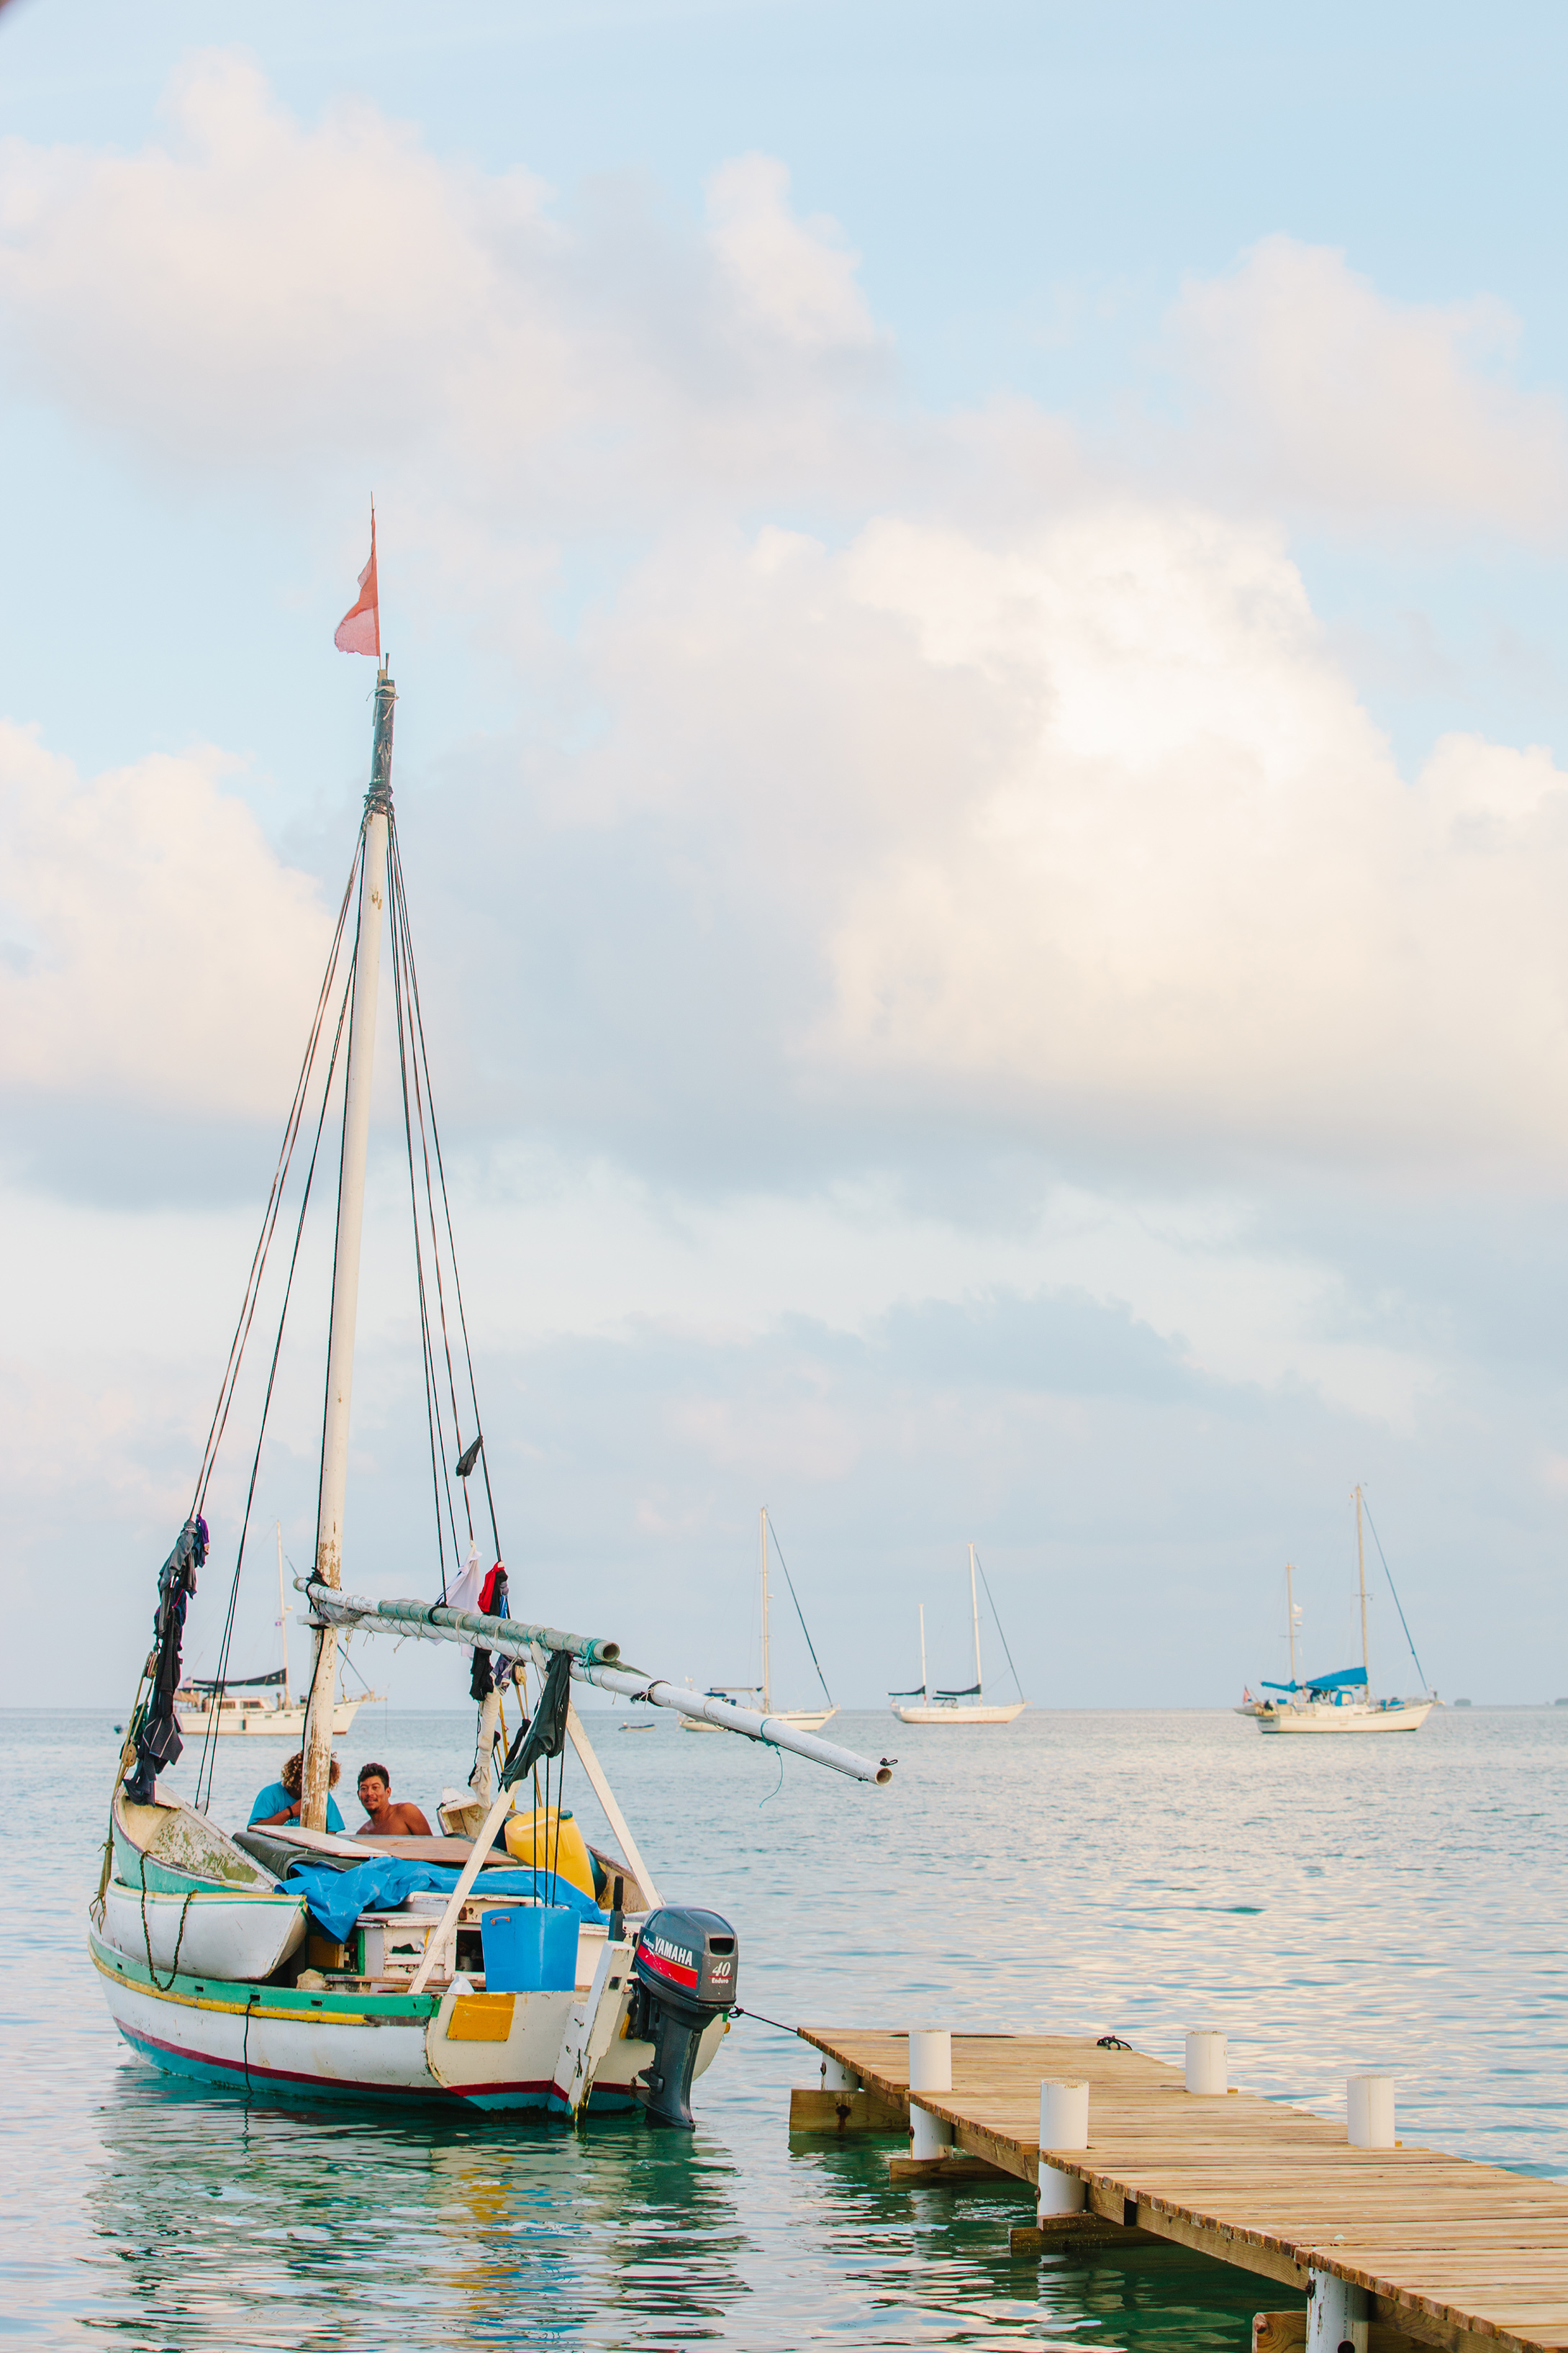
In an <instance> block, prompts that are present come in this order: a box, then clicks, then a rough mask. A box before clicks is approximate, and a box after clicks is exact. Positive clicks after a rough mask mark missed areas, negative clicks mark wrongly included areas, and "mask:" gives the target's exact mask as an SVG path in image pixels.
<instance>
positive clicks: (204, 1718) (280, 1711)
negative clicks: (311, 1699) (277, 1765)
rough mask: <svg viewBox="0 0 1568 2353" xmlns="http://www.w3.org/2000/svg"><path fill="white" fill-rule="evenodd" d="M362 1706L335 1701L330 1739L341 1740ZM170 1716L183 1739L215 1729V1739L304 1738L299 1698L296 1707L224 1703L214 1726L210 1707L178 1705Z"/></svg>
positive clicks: (358, 1702) (350, 1701)
mask: <svg viewBox="0 0 1568 2353" xmlns="http://www.w3.org/2000/svg"><path fill="white" fill-rule="evenodd" d="M363 1705H364V1702H363V1699H341V1700H339V1701H337V1703H336V1704H335V1705H334V1706H333V1709H332V1737H333V1739H334V1740H341V1739H342V1736H343V1735H344V1733H345V1732H347V1731H348V1730H349V1729H350V1727H351V1726H352V1725H353V1720H354V1718H355V1716H356V1715H358V1714H359V1712H360V1710H361V1708H362V1707H363ZM174 1717H175V1721H176V1722H177V1724H178V1725H179V1727H180V1730H181V1731H182V1732H183V1733H184V1736H185V1738H186V1739H187V1740H205V1737H206V1736H207V1734H208V1733H209V1732H210V1731H213V1730H215V1729H216V1736H217V1737H218V1738H219V1739H224V1738H226V1737H227V1736H229V1735H230V1734H235V1735H238V1736H243V1737H244V1738H246V1739H247V1740H292V1741H294V1742H295V1743H296V1744H298V1743H299V1742H300V1741H302V1740H303V1739H304V1737H305V1706H304V1702H303V1701H301V1702H300V1705H299V1706H298V1707H242V1706H240V1705H238V1704H237V1703H233V1702H226V1703H225V1704H224V1705H223V1706H222V1707H220V1708H219V1709H218V1710H217V1723H216V1727H215V1726H214V1724H213V1710H212V1709H211V1708H210V1707H191V1706H188V1705H181V1706H178V1707H176V1708H175V1710H174Z"/></svg>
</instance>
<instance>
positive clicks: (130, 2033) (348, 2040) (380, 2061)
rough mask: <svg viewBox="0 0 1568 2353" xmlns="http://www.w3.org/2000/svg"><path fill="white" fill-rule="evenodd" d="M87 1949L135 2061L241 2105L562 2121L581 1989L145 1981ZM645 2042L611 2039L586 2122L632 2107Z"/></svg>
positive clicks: (98, 1940) (706, 2060) (95, 1938)
mask: <svg viewBox="0 0 1568 2353" xmlns="http://www.w3.org/2000/svg"><path fill="white" fill-rule="evenodd" d="M89 1950H90V1953H91V1957H92V1960H93V1963H94V1966H95V1967H96V1968H97V1970H98V1972H99V1978H100V1983H101V1985H102V1987H103V1989H104V1994H105V1998H106V2000H107V2001H108V2004H109V2010H110V2016H111V2017H112V2018H113V2020H114V2022H115V2024H116V2026H117V2027H118V2028H119V2029H120V2031H121V2034H122V2035H123V2036H124V2038H125V2041H126V2042H127V2043H128V2044H129V2045H130V2047H131V2049H132V2051H134V2052H135V2053H136V2054H137V2056H138V2057H139V2058H141V2059H143V2060H145V2061H146V2062H147V2063H149V2064H150V2065H152V2066H153V2067H157V2068H159V2069H161V2070H162V2071H163V2073H165V2074H171V2075H179V2076H184V2077H185V2078H187V2079H188V2080H190V2081H193V2082H195V2083H203V2084H216V2085H221V2086H224V2087H226V2088H227V2089H230V2090H234V2091H238V2092H241V2093H243V2094H246V2095H247V2097H249V2098H252V2099H256V2098H274V2099H279V2100H284V2101H289V2102H293V2101H296V2100H300V2099H319V2100H331V2101H336V2102H339V2103H342V2102H354V2101H370V2102H375V2103H380V2104H385V2103H387V2102H389V2101H402V2102H408V2101H434V2102H437V2103H440V2104H444V2105H447V2106H448V2107H454V2106H462V2107H465V2108H482V2109H495V2110H498V2111H499V2110H510V2111H520V2110H521V2111H531V2112H533V2113H535V2114H538V2115H541V2116H546V2115H558V2116H564V2115H566V2114H567V2113H568V2109H569V2102H568V2100H567V2097H566V2094H565V2091H564V2088H558V2085H557V2080H556V2079H557V2076H558V2074H561V2075H563V2076H564V2073H565V2071H564V2070H563V2064H562V2049H563V2038H564V2036H565V2033H566V2029H567V2027H568V2025H569V2023H570V2022H571V2020H572V2015H573V2011H574V2008H575V2007H576V2005H577V2004H578V2003H579V2002H580V2000H582V1998H583V1993H584V1989H576V1990H575V1991H574V1992H570V1993H567V1992H563V1993H530V1994H517V1995H515V1996H513V1995H490V1996H487V1995H485V1994H482V1993H481V1994H477V1995H476V1994H472V1993H466V1992H464V1991H463V1990H462V1988H461V1985H460V1984H459V1985H455V1986H449V1987H447V1989H446V1990H445V1991H444V1992H442V1993H440V1994H436V1993H426V1994H406V1993H366V1992H362V1991H357V1990H342V1991H339V1990H337V1989H323V1990H321V1991H314V1990H310V1989H299V1990H296V1989H293V1988H291V1987H284V1986H273V1985H239V1984H235V1983H232V1982H227V1981H225V1980H222V1979H219V1978H201V1977H187V1976H185V1975H184V1973H183V1971H182V1974H181V1975H180V1976H178V1977H176V1978H174V1981H173V1983H172V1984H169V1983H165V1982H163V1980H161V1979H159V1978H154V1977H153V1973H152V1972H151V1971H150V1970H149V1969H148V1968H147V1966H146V1963H145V1961H144V1960H138V1959H136V1958H135V1957H133V1956H132V1955H128V1954H122V1953H119V1952H117V1951H116V1950H115V1949H114V1948H113V1947H111V1946H110V1944H109V1943H108V1942H107V1941H106V1939H105V1938H104V1937H102V1936H100V1935H99V1934H98V1933H97V1932H96V1931H89ZM724 2031H725V2021H723V2020H722V2019H715V2020H714V2021H713V2022H712V2024H711V2025H710V2027H709V2029H708V2030H707V2031H706V2032H705V2033H704V2034H703V2036H702V2039H701V2042H700V2045H699V2048H698V2052H697V2065H696V2073H698V2074H701V2073H703V2072H704V2071H705V2070H706V2069H707V2067H708V2066H709V2065H710V2063H711V2062H712V2059H713V2056H714V2054H715V2052H717V2050H718V2047H719V2044H720V2042H721V2041H722V2039H723V2035H724ZM653 2055H654V2054H653V2047H652V2045H651V2044H650V2043H647V2042H634V2041H633V2040H631V2039H630V2038H629V2037H627V2036H625V2035H622V2036H621V2037H619V2038H618V2039H617V2040H616V2042H614V2043H613V2044H612V2045H611V2047H610V2050H609V2052H608V2053H607V2054H606V2056H605V2059H604V2060H603V2061H602V2063H600V2065H599V2068H598V2072H597V2074H596V2076H595V2081H594V2085H593V2090H592V2092H591V2093H590V2094H589V2099H588V2109H589V2112H590V2113H591V2114H594V2115H602V2114H605V2113H615V2112H616V2111H619V2112H621V2113H625V2112H626V2111H627V2110H629V2109H632V2108H635V2107H636V2106H637V2105H638V2102H637V2094H636V2092H635V2090H634V2088H633V2078H634V2077H635V2076H636V2075H637V2073H639V2072H640V2070H641V2069H642V2068H644V2067H646V2066H647V2064H648V2063H649V2062H650V2061H651V2060H652V2058H653Z"/></svg>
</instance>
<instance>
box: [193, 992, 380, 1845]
mask: <svg viewBox="0 0 1568 2353" xmlns="http://www.w3.org/2000/svg"><path fill="white" fill-rule="evenodd" d="M353 978H354V967H353V964H351V965H350V966H349V971H348V977H347V979H346V981H345V982H344V984H343V994H342V1001H341V1003H340V1004H339V1007H338V1021H337V1028H336V1029H335V1030H334V1032H333V1035H332V1051H331V1060H329V1061H328V1064H327V1075H326V1080H325V1082H324V1083H323V1085H322V1088H321V1111H320V1112H319V1113H318V1114H317V1118H316V1135H315V1141H314V1143H313V1144H312V1145H311V1146H310V1166H309V1167H308V1168H307V1169H306V1171H305V1183H304V1187H303V1189H302V1190H301V1192H300V1214H299V1217H298V1218H297V1219H296V1220H295V1223H294V1247H293V1249H292V1250H290V1251H289V1273H288V1277H287V1280H286V1281H285V1282H284V1285H283V1299H282V1303H281V1305H280V1306H279V1311H278V1332H277V1336H276V1338H275V1339H274V1341H273V1343H272V1361H271V1363H270V1364H269V1365H268V1368H267V1389H266V1394H265V1396H264V1397H263V1399H262V1405H261V1426H260V1428H259V1429H258V1431H257V1433H256V1451H255V1452H254V1454H253V1455H252V1456H251V1458H250V1480H249V1483H248V1484H247V1488H246V1491H245V1515H244V1517H243V1519H242V1520H241V1522H240V1527H239V1547H238V1550H237V1552H236V1554H235V1559H234V1576H233V1577H232V1578H231V1580H230V1582H229V1588H228V1608H227V1610H226V1612H225V1615H224V1622H223V1640H222V1641H221V1643H220V1644H219V1646H218V1661H217V1675H216V1681H215V1683H214V1686H213V1691H212V1699H211V1707H210V1711H209V1714H208V1716H207V1721H206V1727H205V1733H204V1735H203V1740H202V1753H201V1756H200V1757H199V1758H198V1760H197V1764H196V1794H195V1800H194V1802H195V1808H196V1810H197V1812H198V1813H199V1812H201V1811H202V1778H203V1775H204V1774H205V1777H206V1785H207V1803H208V1804H209V1805H210V1804H211V1802H212V1786H213V1774H214V1772H215V1771H216V1766H217V1730H218V1724H219V1721H220V1719H221V1715H222V1709H223V1695H224V1689H225V1685H226V1682H227V1679H228V1653H229V1645H230V1643H231V1642H232V1641H233V1640H234V1613H235V1609H236V1608H237V1604H238V1601H239V1573H240V1570H241V1569H242V1568H243V1567H244V1566H245V1544H246V1538H247V1535H249V1533H250V1514H251V1508H252V1505H253V1504H254V1503H255V1501H256V1482H257V1478H258V1474H259V1472H260V1470H261V1449H262V1445H263V1442H264V1441H265V1440H266V1437H267V1423H268V1416H269V1415H270V1413H271V1411H272V1392H273V1389H274V1388H275V1387H276V1386H277V1381H278V1360H279V1356H281V1355H282V1353H283V1334H284V1330H285V1327H286V1325H287V1324H288V1321H289V1301H290V1300H291V1299H292V1297H293V1295H294V1276H295V1273H296V1271H297V1270H298V1268H299V1264H300V1243H301V1242H302V1241H303V1240H304V1237H305V1213H306V1211H307V1210H308V1209H309V1208H310V1188H311V1187H312V1185H313V1184H314V1183H315V1178H316V1163H317V1160H318V1159H319V1158H320V1156H321V1136H322V1134H323V1132H324V1130H325V1127H326V1124H327V1106H328V1104H329V1103H331V1099H332V1078H333V1074H334V1073H335V1071H336V1070H337V1067H338V1054H339V1052H340V1050H341V1049H342V1041H343V1029H344V1027H345V1025H346V1023H347V1020H348V1016H349V1007H350V1005H351V1004H352V1003H353ZM284 1640H285V1641H287V1640H288V1636H287V1632H285V1635H284ZM304 1723H305V1728H306V1729H308V1728H309V1724H310V1694H307V1697H306V1704H305V1720H304Z"/></svg>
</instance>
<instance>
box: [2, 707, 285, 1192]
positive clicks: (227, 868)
mask: <svg viewBox="0 0 1568 2353" xmlns="http://www.w3.org/2000/svg"><path fill="white" fill-rule="evenodd" d="M223 768H224V763H223V762H222V761H221V760H219V759H218V757H217V756H216V754H193V755H188V756H186V757H184V758H180V759H174V758H167V757H154V758H149V759H144V760H141V761H138V762H137V763H136V764H135V765H133V766H131V767H128V768H121V769H116V770H111V771H110V772H109V773H107V774H105V775H103V776H94V777H90V778H83V777H81V776H78V774H77V773H76V771H75V770H74V769H73V768H72V767H71V766H70V765H69V763H68V762H67V761H64V760H61V759H58V758H56V757H53V756H51V755H50V754H48V753H47V751H45V750H44V749H43V747H42V746H41V745H40V744H39V743H38V742H37V738H36V736H35V735H34V734H33V733H30V732H28V731H26V730H24V729H21V728H18V727H16V726H12V725H9V724H5V723H0V1088H3V1089H4V1090H5V1092H7V1093H9V1094H10V1095H11V1096H12V1098H13V1100H15V1099H16V1098H17V1097H18V1096H26V1097H27V1098H30V1099H31V1100H33V1101H34V1102H35V1103H36V1102H37V1101H39V1100H40V1099H42V1100H48V1099H50V1098H55V1099H68V1098H77V1099H80V1100H89V1101H91V1102H92V1103H95V1104H97V1105H99V1106H100V1107H106V1106H109V1105H124V1104H133V1105H135V1106H136V1107H138V1108H139V1109H141V1110H144V1111H154V1112H171V1111H180V1112H183V1113H187V1114H189V1115H190V1116H191V1117H192V1119H193V1121H195V1122H196V1123H197V1124H199V1123H201V1122H203V1121H205V1120H208V1119H212V1118H223V1117H237V1118H254V1117H258V1116H260V1117H264V1118H275V1117H276V1118H279V1119H280V1118H281V1115H282V1113H283V1111H284V1110H285V1109H286V1108H287V1105H288V1102H289V1093H290V1091H291V1088H292V1084H293V1080H294V1076H295V1073H296V1071H297V1070H298V1067H299V1062H300V1053H301V1051H302V1050H303V1046H304V1039H305V1029H306V1024H307V1022H308V1020H309V1018H310V1007H311V1005H312V1004H313V1002H314V998H315V991H316V987H317V985H318V983H319V981H320V977H321V970H322V967H323V965H324V963H325V957H326V949H327V941H328V935H329V923H328V919H327V916H326V913H325V912H324V910H323V908H322V905H321V900H320V898H319V896H318V894H317V892H316V888H315V885H314V883H313V882H312V881H310V878H309V877H308V876H306V875H303V874H300V873H297V872H293V871H290V870H289V868H288V867H286V866H285V865H283V864H282V862H281V861H280V860H279V858H278V856H277V855H276V853H275V852H274V851H273V850H272V849H270V848H269V847H268V843H267V840H266V839H265V837H264V835H263V833H262V831H261V828H260V827H259V826H258V823H257V822H256V819H255V818H254V817H252V815H251V814H250V812H249V810H248V809H247V807H246V806H245V804H244V803H243V802H242V801H240V800H238V799H237V798H235V797H233V796H232V795H230V794H226V793H225V792H224V791H223V789H222V785H221V778H222V774H223ZM177 1156H178V1155H177V1154H172V1155H171V1157H177Z"/></svg>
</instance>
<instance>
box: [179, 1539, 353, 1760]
mask: <svg viewBox="0 0 1568 2353" xmlns="http://www.w3.org/2000/svg"><path fill="white" fill-rule="evenodd" d="M291 1614H292V1613H291V1612H290V1610H289V1604H288V1601H287V1599H286V1598H285V1592H284V1585H283V1523H282V1521H281V1520H279V1523H278V1630H279V1640H280V1641H281V1642H282V1645H283V1664H282V1665H281V1666H280V1667H278V1668H276V1669H275V1670H274V1671H273V1672H272V1673H270V1674H266V1675H244V1676H238V1675H230V1676H228V1677H227V1678H226V1681H224V1682H221V1683H215V1682H211V1681H201V1680H198V1679H197V1678H196V1677H194V1676H193V1677H191V1678H190V1679H189V1680H188V1681H186V1682H185V1683H182V1684H181V1685H180V1688H179V1690H178V1691H177V1692H176V1693H175V1694H174V1701H175V1710H174V1713H175V1719H176V1721H177V1723H178V1725H179V1727H180V1730H181V1731H182V1732H183V1733H184V1736H185V1737H186V1739H187V1740H191V1739H197V1740H199V1739H201V1738H202V1737H203V1736H205V1734H206V1733H207V1732H208V1731H209V1730H211V1731H213V1732H214V1733H216V1734H217V1735H219V1736H223V1737H229V1736H237V1737H239V1738H242V1739H247V1740H292V1741H294V1742H295V1743H296V1744H298V1743H299V1742H300V1741H302V1740H303V1739H304V1736H305V1703H304V1701H303V1700H302V1699H300V1700H296V1698H295V1697H294V1692H293V1686H292V1684H291V1683H290V1681H289V1617H290V1615H291ZM236 1694H239V1695H238V1697H236ZM252 1694H260V1696H259V1697H253V1696H252ZM385 1696H386V1694H385V1693H384V1692H374V1691H370V1690H365V1691H363V1692H361V1693H359V1694H356V1696H355V1697H353V1699H351V1698H350V1697H349V1695H348V1694H347V1692H346V1691H344V1689H343V1687H342V1682H341V1681H340V1683H339V1685H338V1690H337V1694H336V1696H335V1697H334V1699H333V1701H332V1733H333V1736H334V1737H335V1738H337V1739H342V1736H343V1734H344V1733H345V1732H347V1731H349V1730H350V1729H351V1727H352V1726H353V1720H354V1718H355V1716H356V1715H358V1714H359V1712H360V1710H361V1708H362V1707H363V1706H364V1704H365V1703H366V1701H367V1700H370V1701H375V1700H382V1699H384V1698H385Z"/></svg>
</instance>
